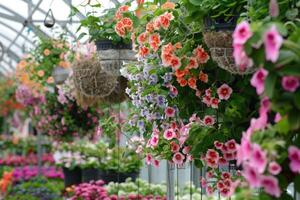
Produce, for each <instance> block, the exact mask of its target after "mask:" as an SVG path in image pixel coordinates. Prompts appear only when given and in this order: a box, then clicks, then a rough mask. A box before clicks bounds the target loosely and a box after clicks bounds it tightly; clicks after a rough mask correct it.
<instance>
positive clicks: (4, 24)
mask: <svg viewBox="0 0 300 200" xmlns="http://www.w3.org/2000/svg"><path fill="white" fill-rule="evenodd" d="M1 14H2V13H0V17H1ZM0 25H3V26H5V27H6V28H8V29H10V30H11V31H13V32H15V33H18V32H19V31H17V29H15V28H13V27H12V26H10V25H9V24H7V23H4V22H2V21H0ZM20 36H21V37H22V38H23V39H24V40H26V42H29V43H30V44H32V45H34V43H33V42H32V41H31V40H30V39H29V38H28V37H25V36H24V35H23V34H21V35H20Z"/></svg>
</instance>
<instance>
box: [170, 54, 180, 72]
mask: <svg viewBox="0 0 300 200" xmlns="http://www.w3.org/2000/svg"><path fill="white" fill-rule="evenodd" d="M170 64H171V66H172V67H173V68H174V69H179V68H180V67H181V61H180V59H179V58H178V57H177V56H174V55H173V56H172V58H171V60H170Z"/></svg>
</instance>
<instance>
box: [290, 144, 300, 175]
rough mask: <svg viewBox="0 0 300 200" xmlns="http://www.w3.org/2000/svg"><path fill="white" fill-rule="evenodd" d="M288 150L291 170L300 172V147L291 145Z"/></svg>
mask: <svg viewBox="0 0 300 200" xmlns="http://www.w3.org/2000/svg"><path fill="white" fill-rule="evenodd" d="M288 152H289V159H290V161H291V162H290V165H289V166H290V169H291V171H292V172H295V173H299V174H300V149H299V148H297V147H296V146H290V147H289V149H288Z"/></svg>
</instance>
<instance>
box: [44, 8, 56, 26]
mask: <svg viewBox="0 0 300 200" xmlns="http://www.w3.org/2000/svg"><path fill="white" fill-rule="evenodd" d="M54 24H55V18H54V15H53V12H52V10H51V9H49V10H48V12H47V14H46V17H45V19H44V26H46V27H47V28H52V27H53V26H54Z"/></svg>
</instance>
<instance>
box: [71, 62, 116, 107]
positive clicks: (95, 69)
mask: <svg viewBox="0 0 300 200" xmlns="http://www.w3.org/2000/svg"><path fill="white" fill-rule="evenodd" d="M73 79H74V84H75V88H76V91H77V96H78V100H79V101H80V102H82V103H87V104H93V103H95V102H96V101H98V100H100V99H101V98H105V97H107V96H109V95H110V94H111V93H112V92H113V91H114V90H115V88H116V87H117V85H118V76H116V75H115V74H113V73H112V72H109V71H107V70H105V69H104V68H103V66H102V63H101V62H100V60H99V59H98V58H91V59H82V60H80V61H77V62H75V63H74V64H73Z"/></svg>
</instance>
